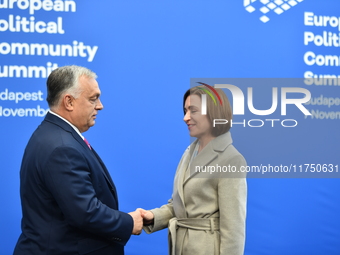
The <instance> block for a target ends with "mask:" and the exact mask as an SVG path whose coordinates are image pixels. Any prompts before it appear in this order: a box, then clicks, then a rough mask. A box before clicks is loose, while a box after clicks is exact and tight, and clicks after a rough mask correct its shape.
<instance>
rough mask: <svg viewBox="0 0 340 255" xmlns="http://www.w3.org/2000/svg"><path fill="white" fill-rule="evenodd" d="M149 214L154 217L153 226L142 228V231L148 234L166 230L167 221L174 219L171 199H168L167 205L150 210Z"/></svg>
mask: <svg viewBox="0 0 340 255" xmlns="http://www.w3.org/2000/svg"><path fill="white" fill-rule="evenodd" d="M151 212H152V213H153V215H154V223H153V225H150V226H144V227H143V229H144V231H145V232H146V233H148V234H151V233H153V232H156V231H158V230H162V229H164V228H167V227H168V224H169V220H170V219H171V218H173V217H175V213H174V210H173V205H172V199H169V201H168V203H167V204H165V205H163V206H161V207H160V208H156V209H152V210H151Z"/></svg>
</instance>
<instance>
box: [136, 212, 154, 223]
mask: <svg viewBox="0 0 340 255" xmlns="http://www.w3.org/2000/svg"><path fill="white" fill-rule="evenodd" d="M137 210H138V211H140V214H141V215H142V217H143V225H144V226H148V225H152V224H153V222H154V217H155V216H154V215H153V213H152V212H151V211H146V210H144V209H142V208H138V209H137Z"/></svg>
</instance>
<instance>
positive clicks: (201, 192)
mask: <svg viewBox="0 0 340 255" xmlns="http://www.w3.org/2000/svg"><path fill="white" fill-rule="evenodd" d="M202 100H203V103H202ZM183 106H184V114H185V116H184V121H185V123H186V124H187V126H188V129H189V133H190V136H192V137H196V138H197V140H196V141H195V142H193V143H192V144H191V145H190V146H189V147H188V148H187V150H186V151H185V152H184V154H183V156H182V159H181V161H180V162H179V165H178V168H177V171H176V175H175V179H174V187H173V194H172V198H171V199H170V200H169V201H168V203H167V204H165V205H163V206H162V207H160V208H157V209H153V210H150V211H145V210H143V209H141V210H142V214H143V215H144V216H143V217H144V223H145V227H144V230H145V231H146V232H147V233H152V232H155V231H158V230H161V229H164V228H166V227H168V228H169V254H171V255H214V254H220V255H222V254H223V255H241V254H243V251H244V242H245V218H246V199H247V184H246V180H245V174H244V173H243V170H244V166H246V161H245V159H244V158H243V156H242V155H241V154H240V153H239V152H238V151H237V150H236V149H235V147H234V146H233V145H232V139H231V135H230V132H229V129H230V120H231V118H232V111H231V107H230V104H229V101H228V98H227V97H226V95H225V94H224V92H223V91H222V90H221V89H214V88H213V87H211V86H209V85H207V84H204V85H203V86H198V87H194V88H191V89H190V90H188V91H187V92H186V93H185V95H184V100H183ZM202 110H203V112H202ZM205 110H206V112H207V114H206V115H204V114H202V113H204V111H205ZM214 119H226V120H228V123H227V124H219V125H215V127H213V125H214ZM220 122H223V123H225V122H226V121H220Z"/></svg>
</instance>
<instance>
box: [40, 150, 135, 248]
mask: <svg viewBox="0 0 340 255" xmlns="http://www.w3.org/2000/svg"><path fill="white" fill-rule="evenodd" d="M44 171H45V172H44V178H45V183H46V185H47V188H48V189H49V190H50V192H51V193H52V195H53V197H54V198H55V200H56V202H57V204H58V206H59V208H60V209H61V211H62V213H63V214H64V217H65V219H66V221H67V222H68V223H69V224H70V225H72V226H74V227H77V228H79V229H82V230H84V231H87V232H90V233H93V234H96V235H100V236H103V237H105V238H107V239H110V240H112V241H114V242H117V243H120V244H122V245H125V244H126V242H127V241H128V240H129V238H130V236H131V233H132V228H133V219H132V217H131V216H130V215H128V214H126V213H123V212H120V211H118V210H114V209H112V208H110V207H108V206H107V205H105V204H103V203H102V202H101V201H100V200H99V199H98V198H97V196H96V192H95V190H94V187H93V185H92V180H91V171H90V169H89V165H88V164H87V161H86V159H85V158H84V155H83V154H81V153H80V152H79V151H77V150H76V149H75V148H72V147H66V146H63V147H58V148H56V149H55V150H54V151H53V152H52V154H51V155H50V156H49V159H48V160H47V163H46V166H45V167H44Z"/></svg>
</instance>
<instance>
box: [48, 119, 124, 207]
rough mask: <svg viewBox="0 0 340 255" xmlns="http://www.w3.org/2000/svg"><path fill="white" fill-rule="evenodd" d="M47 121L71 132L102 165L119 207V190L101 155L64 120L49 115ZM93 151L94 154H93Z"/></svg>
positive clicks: (103, 172)
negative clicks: (90, 147)
mask: <svg viewBox="0 0 340 255" xmlns="http://www.w3.org/2000/svg"><path fill="white" fill-rule="evenodd" d="M45 121H48V122H52V123H54V124H56V125H58V126H60V127H61V128H63V129H64V130H65V131H67V132H70V133H71V134H72V136H73V138H74V139H75V140H76V141H77V142H78V143H79V144H80V145H81V146H83V148H84V149H85V150H86V151H88V153H89V155H92V156H93V157H94V159H95V160H97V161H98V162H99V164H100V165H101V170H100V171H101V172H102V174H103V175H104V176H105V179H106V181H107V183H108V184H109V186H110V187H111V191H112V193H113V195H114V197H115V199H116V201H117V205H118V199H117V190H116V187H115V185H114V183H113V181H112V179H111V176H110V174H109V172H108V170H107V168H106V166H105V165H104V163H103V161H102V160H101V158H100V157H99V155H98V154H97V153H96V151H95V150H94V149H93V147H92V150H90V149H89V147H88V146H87V144H86V143H85V142H84V140H83V139H82V138H81V137H80V136H79V134H78V133H77V132H76V131H75V130H74V129H73V128H72V127H71V126H70V125H69V124H68V123H66V122H65V121H64V120H62V119H61V118H59V117H57V116H55V115H53V114H51V113H47V114H46V117H45ZM91 151H92V152H91Z"/></svg>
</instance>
